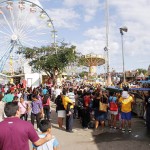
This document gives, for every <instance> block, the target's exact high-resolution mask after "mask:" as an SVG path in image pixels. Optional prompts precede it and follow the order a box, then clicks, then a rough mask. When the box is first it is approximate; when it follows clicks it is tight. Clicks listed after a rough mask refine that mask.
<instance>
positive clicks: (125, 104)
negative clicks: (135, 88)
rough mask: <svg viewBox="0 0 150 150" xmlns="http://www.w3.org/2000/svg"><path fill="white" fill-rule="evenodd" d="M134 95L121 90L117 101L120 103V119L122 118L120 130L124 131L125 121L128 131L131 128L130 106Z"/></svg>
mask: <svg viewBox="0 0 150 150" xmlns="http://www.w3.org/2000/svg"><path fill="white" fill-rule="evenodd" d="M133 97H134V95H131V96H130V95H129V94H128V92H127V91H123V92H122V96H121V97H120V99H119V103H120V104H121V119H122V132H123V133H124V132H125V123H126V122H127V124H128V132H129V133H130V132H131V131H132V130H131V106H132V103H133V102H134V99H133Z"/></svg>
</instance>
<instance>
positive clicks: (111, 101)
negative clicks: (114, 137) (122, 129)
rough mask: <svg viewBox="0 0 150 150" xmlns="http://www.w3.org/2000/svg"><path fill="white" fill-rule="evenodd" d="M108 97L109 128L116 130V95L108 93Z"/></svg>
mask: <svg viewBox="0 0 150 150" xmlns="http://www.w3.org/2000/svg"><path fill="white" fill-rule="evenodd" d="M109 94H110V97H109V99H108V102H109V112H110V114H111V121H110V124H111V126H110V127H111V128H114V129H117V127H116V122H117V115H118V100H117V97H116V93H113V92H110V93H109Z"/></svg>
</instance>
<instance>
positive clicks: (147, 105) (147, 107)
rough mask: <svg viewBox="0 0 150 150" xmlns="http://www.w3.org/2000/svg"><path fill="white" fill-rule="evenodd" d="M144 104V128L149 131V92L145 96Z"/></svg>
mask: <svg viewBox="0 0 150 150" xmlns="http://www.w3.org/2000/svg"><path fill="white" fill-rule="evenodd" d="M145 104H146V126H147V128H148V130H149V131H150V91H149V92H148V93H147V95H146V96H145Z"/></svg>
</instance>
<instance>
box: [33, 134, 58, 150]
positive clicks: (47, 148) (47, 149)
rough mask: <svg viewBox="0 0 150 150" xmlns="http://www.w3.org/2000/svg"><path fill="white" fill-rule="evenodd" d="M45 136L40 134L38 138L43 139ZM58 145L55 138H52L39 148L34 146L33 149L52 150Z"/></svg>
mask: <svg viewBox="0 0 150 150" xmlns="http://www.w3.org/2000/svg"><path fill="white" fill-rule="evenodd" d="M45 136H46V134H40V135H39V137H40V138H44V137H45ZM58 145H59V143H58V140H57V139H56V138H55V136H52V139H51V140H49V141H48V142H46V143H44V144H43V145H41V146H38V147H36V146H34V145H33V147H34V148H36V149H37V150H53V148H54V147H57V146H58Z"/></svg>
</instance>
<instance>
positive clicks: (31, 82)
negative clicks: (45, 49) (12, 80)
mask: <svg viewBox="0 0 150 150" xmlns="http://www.w3.org/2000/svg"><path fill="white" fill-rule="evenodd" d="M41 79H42V77H41V74H40V75H39V73H31V74H29V73H27V74H25V80H26V81H27V87H31V86H32V88H34V87H37V86H39V85H40V84H41Z"/></svg>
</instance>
